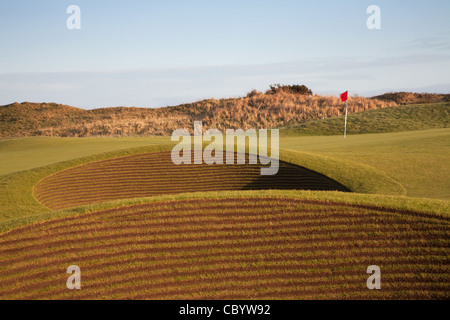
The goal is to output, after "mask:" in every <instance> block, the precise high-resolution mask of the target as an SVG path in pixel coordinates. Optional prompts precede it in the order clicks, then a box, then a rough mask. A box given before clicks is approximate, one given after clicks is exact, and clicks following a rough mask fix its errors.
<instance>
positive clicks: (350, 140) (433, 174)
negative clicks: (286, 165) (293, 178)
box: [280, 129, 450, 200]
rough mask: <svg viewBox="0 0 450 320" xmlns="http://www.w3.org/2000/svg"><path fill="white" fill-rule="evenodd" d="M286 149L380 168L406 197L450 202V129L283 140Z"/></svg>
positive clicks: (281, 141)
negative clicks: (345, 137) (394, 181)
mask: <svg viewBox="0 0 450 320" xmlns="http://www.w3.org/2000/svg"><path fill="white" fill-rule="evenodd" d="M280 144H281V147H282V148H285V149H290V150H297V151H302V152H305V151H306V152H312V153H314V154H319V155H324V156H332V157H335V158H337V159H340V160H344V161H353V162H356V163H359V164H361V163H362V164H366V165H369V166H371V167H374V168H377V169H378V170H381V171H382V172H384V173H386V174H387V175H389V176H390V177H392V178H394V179H395V180H397V181H398V182H400V183H401V184H402V185H403V186H404V187H405V188H406V192H407V193H406V195H407V196H411V197H425V198H436V199H446V200H449V199H450V193H449V190H450V180H449V179H448V177H449V176H450V165H449V161H448V159H450V148H449V145H450V129H435V130H423V131H412V132H401V133H386V134H367V135H350V136H348V137H347V139H345V140H344V139H343V137H342V136H322V137H282V138H281V140H280Z"/></svg>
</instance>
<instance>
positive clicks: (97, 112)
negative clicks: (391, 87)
mask: <svg viewBox="0 0 450 320" xmlns="http://www.w3.org/2000/svg"><path fill="white" fill-rule="evenodd" d="M394 105H395V103H394V102H391V101H381V100H377V99H368V98H362V97H354V98H351V99H350V100H349V111H350V112H359V111H365V110H372V109H378V108H385V107H390V106H394ZM343 107H344V104H343V103H341V102H340V100H339V98H338V97H326V96H305V95H299V94H291V93H286V92H278V93H276V94H262V93H257V92H256V93H255V92H254V93H253V94H250V95H249V96H248V97H245V98H232V99H221V100H215V99H209V100H203V101H198V102H194V103H189V104H182V105H179V106H175V107H165V108H154V109H151V108H125V107H117V108H104V109H94V110H83V109H79V108H74V107H70V106H66V105H59V104H55V103H28V102H24V103H21V104H19V103H14V104H11V105H6V106H2V107H0V137H15V136H62V137H86V136H111V135H118V136H134V135H169V134H171V133H172V131H173V130H175V129H179V128H186V129H188V130H192V128H193V122H194V120H202V121H203V123H204V127H205V128H217V129H219V130H224V129H228V128H236V129H237V128H242V129H249V128H255V129H258V128H267V129H270V128H274V127H280V126H285V125H289V124H294V123H298V122H302V121H305V120H309V119H323V118H328V117H334V116H339V115H342V114H343V111H344V109H343Z"/></svg>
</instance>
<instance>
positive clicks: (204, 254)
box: [0, 191, 450, 299]
mask: <svg viewBox="0 0 450 320" xmlns="http://www.w3.org/2000/svg"><path fill="white" fill-rule="evenodd" d="M243 193H244V194H242V193H241V194H239V193H231V194H228V195H224V193H222V194H221V195H220V196H218V195H217V194H216V195H215V194H206V195H200V194H197V195H178V196H171V197H172V198H165V199H164V198H163V197H160V198H150V199H147V200H145V201H143V202H142V203H141V204H134V205H132V206H126V207H123V206H119V207H115V208H113V207H114V206H115V205H117V203H116V204H115V205H114V206H113V207H111V208H104V209H102V210H98V209H97V210H96V209H94V210H93V212H92V213H91V214H84V215H80V216H72V214H74V213H75V212H77V211H79V212H81V211H82V210H81V211H80V210H71V214H68V212H69V211H66V214H67V215H66V216H65V217H62V218H60V219H54V220H51V221H47V222H43V223H40V224H34V225H29V226H26V227H23V228H19V229H15V230H13V231H11V232H8V233H5V234H2V235H0V248H1V249H0V261H1V263H0V266H1V267H0V287H1V288H2V290H1V292H0V298H2V299H23V298H27V299H35V298H43V299H55V298H73V299H101V298H113V299H118V298H127V299H129V298H131V299H133V298H143V299H147V298H148V299H183V298H190V299H192V298H203V299H212V298H215V299H217V298H220V299H308V298H310V299H327V298H338V299H348V298H367V299H388V298H390V299H392V298H405V299H427V298H434V299H438V298H442V299H448V298H449V289H450V288H449V281H448V272H449V271H450V270H449V268H448V265H449V264H448V255H449V253H450V252H449V249H448V248H449V243H448V241H449V240H448V239H450V237H449V236H450V234H449V230H450V229H449V228H448V227H449V222H450V219H449V218H448V216H442V215H440V216H439V215H435V214H426V213H418V212H414V211H405V210H400V209H397V210H396V209H386V208H380V207H377V206H373V205H364V204H362V203H364V202H365V201H367V200H364V199H363V198H361V196H358V195H353V194H347V195H346V197H348V198H352V199H353V200H351V201H349V202H348V203H339V202H335V201H330V200H332V199H333V197H334V198H338V194H337V193H331V194H332V195H330V193H329V192H326V193H325V192H315V193H314V192H305V193H298V192H293V191H277V192H273V191H258V192H257V193H256V192H254V191H247V192H243ZM302 194H303V195H302ZM199 196H202V197H203V198H204V199H201V198H199ZM166 197H167V196H166ZM320 197H323V199H322V200H317V198H320ZM302 198H309V200H305V199H302ZM314 198H316V200H312V199H314ZM358 198H359V199H358ZM327 199H328V201H327ZM408 201H410V200H408ZM372 202H373V200H372ZM387 202H389V200H387ZM358 203H359V204H358ZM395 205H399V202H396V204H395ZM409 205H411V204H409ZM409 205H407V207H408V206H409ZM97 206H99V205H97ZM73 264H75V265H78V266H80V268H81V274H82V277H81V279H82V290H67V289H66V287H65V283H66V280H67V277H68V275H67V274H66V269H67V267H68V266H69V265H73ZM30 265H32V266H33V267H32V268H30ZM369 265H377V266H379V267H380V268H381V272H382V290H373V291H371V290H368V289H367V287H366V280H367V277H368V275H367V274H366V269H367V267H368V266H369Z"/></svg>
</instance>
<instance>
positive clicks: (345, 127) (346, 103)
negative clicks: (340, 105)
mask: <svg viewBox="0 0 450 320" xmlns="http://www.w3.org/2000/svg"><path fill="white" fill-rule="evenodd" d="M347 106H348V100H345V125H344V139H345V138H346V136H347Z"/></svg>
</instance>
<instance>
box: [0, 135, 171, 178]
mask: <svg viewBox="0 0 450 320" xmlns="http://www.w3.org/2000/svg"><path fill="white" fill-rule="evenodd" d="M167 143H170V138H169V137H96V138H56V137H53V138H50V137H33V138H17V139H4V140H0V176H1V175H5V174H8V173H12V172H17V171H22V170H28V169H33V168H37V167H41V166H45V165H49V164H52V163H58V162H61V161H66V160H71V159H76V158H81V157H86V156H90V155H94V154H99V153H103V152H110V151H115V150H120V149H128V148H135V147H142V146H148V145H159V144H167Z"/></svg>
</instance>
